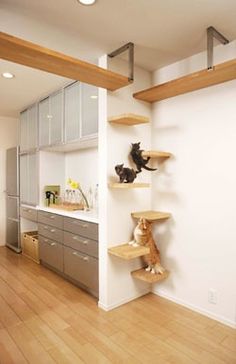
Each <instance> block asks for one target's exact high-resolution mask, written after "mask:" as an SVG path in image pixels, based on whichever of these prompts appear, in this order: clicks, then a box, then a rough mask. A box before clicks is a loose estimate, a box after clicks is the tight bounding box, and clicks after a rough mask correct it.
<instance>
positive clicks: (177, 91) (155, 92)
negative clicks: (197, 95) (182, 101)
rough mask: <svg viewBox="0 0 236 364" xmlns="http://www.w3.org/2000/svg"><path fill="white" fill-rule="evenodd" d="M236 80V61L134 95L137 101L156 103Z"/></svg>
mask: <svg viewBox="0 0 236 364" xmlns="http://www.w3.org/2000/svg"><path fill="white" fill-rule="evenodd" d="M235 78H236V59H233V60H231V61H228V62H224V63H221V64H218V65H216V66H214V67H213V70H202V71H199V72H194V73H191V74H190V75H187V76H184V77H180V78H177V79H175V80H172V81H169V82H166V83H162V84H160V85H157V86H154V87H151V88H148V89H146V90H143V91H139V92H136V93H135V94H133V96H134V98H135V99H138V100H142V101H147V102H150V103H152V102H156V101H160V100H164V99H168V98H170V97H174V96H177V95H181V94H185V93H187V92H191V91H195V90H200V89H202V88H205V87H209V86H213V85H217V84H219V83H223V82H227V81H231V80H234V79H235Z"/></svg>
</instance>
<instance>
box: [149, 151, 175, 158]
mask: <svg viewBox="0 0 236 364" xmlns="http://www.w3.org/2000/svg"><path fill="white" fill-rule="evenodd" d="M142 157H144V158H147V157H150V158H170V157H172V154H171V153H168V152H161V151H157V150H144V151H143V152H142Z"/></svg>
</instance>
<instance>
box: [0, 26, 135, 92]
mask: <svg viewBox="0 0 236 364" xmlns="http://www.w3.org/2000/svg"><path fill="white" fill-rule="evenodd" d="M0 49H1V54H0V58H2V59H5V60H7V61H10V62H14V63H19V64H22V65H24V66H28V67H32V68H36V69H39V70H42V71H46V72H49V73H54V74H56V75H59V76H63V77H67V78H70V79H72V80H78V81H82V82H86V83H89V84H91V85H94V86H97V87H103V88H106V89H108V90H110V91H114V90H117V89H119V88H121V87H124V86H127V85H129V84H130V83H131V81H129V79H128V77H125V76H122V75H120V74H118V73H115V72H112V71H109V70H106V69H104V68H101V67H98V66H96V65H93V64H90V63H88V62H84V61H81V60H79V59H76V58H73V57H70V56H67V55H64V54H62V53H59V52H56V51H53V50H51V49H48V48H44V47H41V46H39V45H37V44H34V43H31V42H28V41H25V40H23V39H20V38H17V37H14V36H12V35H9V34H6V33H3V32H0Z"/></svg>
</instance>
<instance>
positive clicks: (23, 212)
mask: <svg viewBox="0 0 236 364" xmlns="http://www.w3.org/2000/svg"><path fill="white" fill-rule="evenodd" d="M20 216H21V217H23V218H25V219H27V220H30V221H35V222H37V221H38V211H37V210H36V209H31V208H29V207H23V206H21V208H20Z"/></svg>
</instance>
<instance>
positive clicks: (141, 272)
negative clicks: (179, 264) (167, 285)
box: [131, 268, 170, 283]
mask: <svg viewBox="0 0 236 364" xmlns="http://www.w3.org/2000/svg"><path fill="white" fill-rule="evenodd" d="M169 274H170V273H169V272H168V271H167V270H166V271H165V272H164V273H163V274H159V273H158V274H157V273H155V274H153V273H150V272H146V270H145V268H141V269H138V270H135V271H133V272H131V275H132V277H134V278H136V279H139V280H140V281H144V282H147V283H156V282H160V281H162V280H163V279H165V278H167V277H168V276H169Z"/></svg>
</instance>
